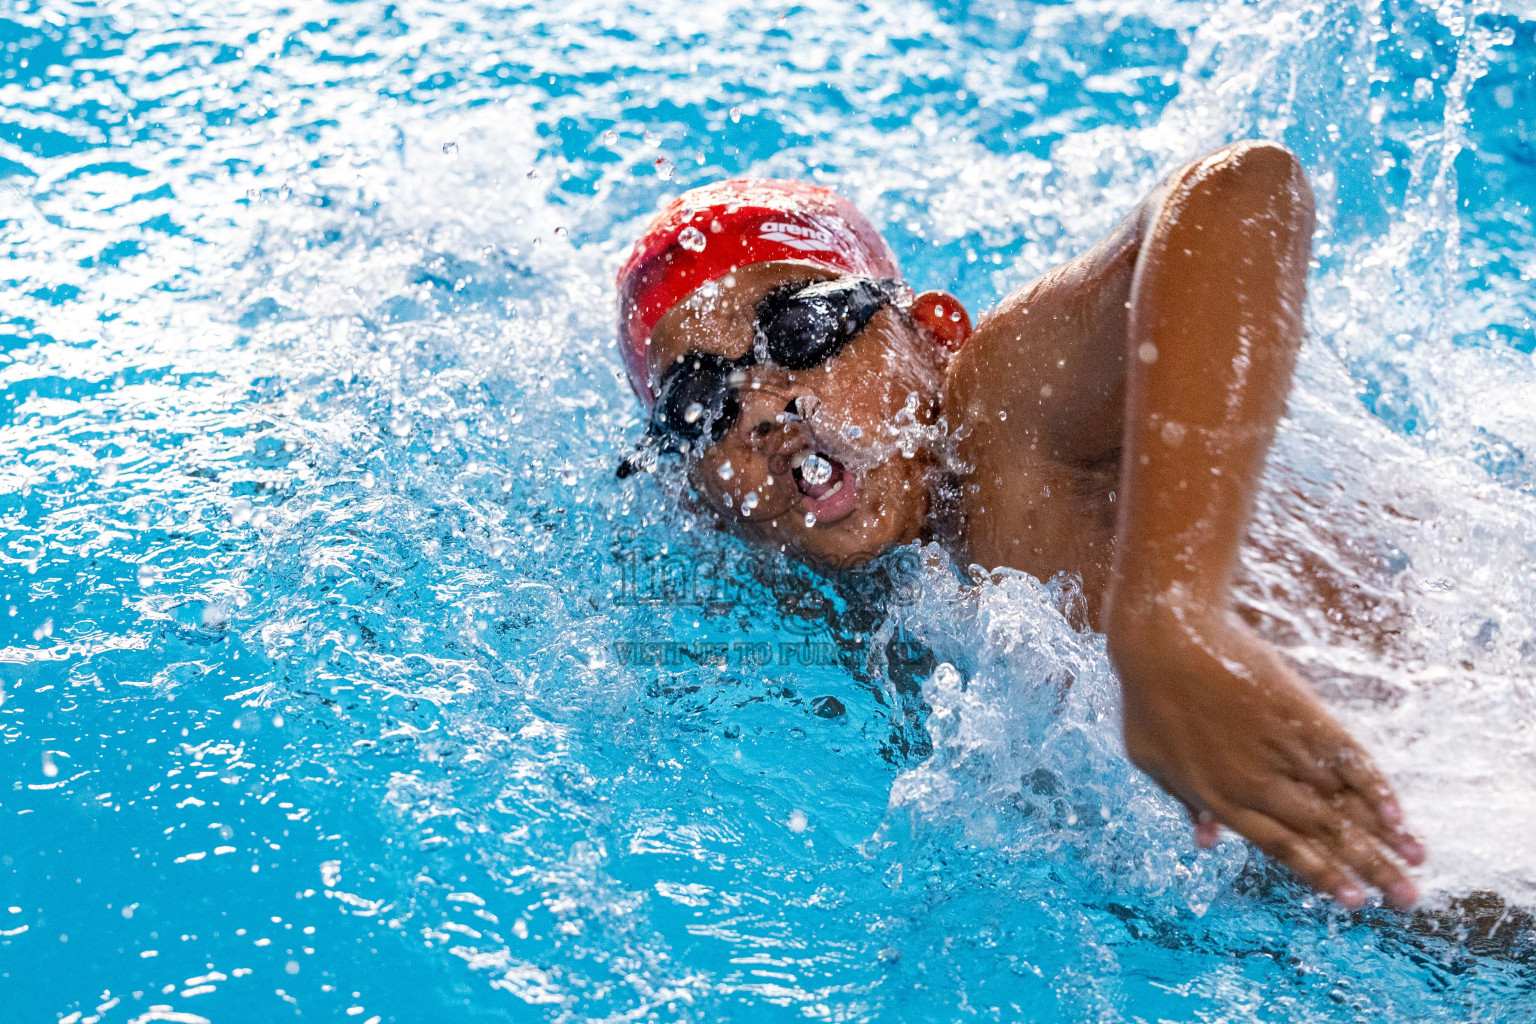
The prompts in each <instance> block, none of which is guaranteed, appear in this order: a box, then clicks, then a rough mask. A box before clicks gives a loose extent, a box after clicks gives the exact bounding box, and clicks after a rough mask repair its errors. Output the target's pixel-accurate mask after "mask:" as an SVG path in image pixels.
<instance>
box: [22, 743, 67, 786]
mask: <svg viewBox="0 0 1536 1024" xmlns="http://www.w3.org/2000/svg"><path fill="white" fill-rule="evenodd" d="M43 774H44V775H46V776H47V777H48V778H50V779H51V778H53V777H54V776H55V775H57V774H59V766H58V765H56V764H54V763H53V751H51V750H45V751H43ZM18 785H19V784H18Z"/></svg>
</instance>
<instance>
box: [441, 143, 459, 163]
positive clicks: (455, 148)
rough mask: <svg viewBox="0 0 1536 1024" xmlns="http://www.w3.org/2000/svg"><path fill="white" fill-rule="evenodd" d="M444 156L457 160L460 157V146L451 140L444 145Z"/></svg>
mask: <svg viewBox="0 0 1536 1024" xmlns="http://www.w3.org/2000/svg"><path fill="white" fill-rule="evenodd" d="M443 155H444V156H446V157H449V158H452V159H457V158H458V155H459V144H458V143H457V142H455V141H453V140H451V139H450V140H449V141H447V142H445V143H443Z"/></svg>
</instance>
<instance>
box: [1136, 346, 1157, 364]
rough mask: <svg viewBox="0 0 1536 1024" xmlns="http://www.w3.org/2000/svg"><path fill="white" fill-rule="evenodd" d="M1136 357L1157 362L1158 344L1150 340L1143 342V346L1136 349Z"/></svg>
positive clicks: (1149, 361) (1148, 361)
mask: <svg viewBox="0 0 1536 1024" xmlns="http://www.w3.org/2000/svg"><path fill="white" fill-rule="evenodd" d="M1136 358H1137V359H1140V360H1141V361H1142V362H1144V363H1155V362H1157V346H1156V345H1154V344H1152V343H1151V342H1150V341H1144V342H1142V343H1141V346H1140V347H1139V348H1137V349H1136Z"/></svg>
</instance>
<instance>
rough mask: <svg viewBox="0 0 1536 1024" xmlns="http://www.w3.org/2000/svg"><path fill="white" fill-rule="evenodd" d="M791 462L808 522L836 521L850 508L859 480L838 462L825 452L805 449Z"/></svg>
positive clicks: (853, 502) (857, 497)
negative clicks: (812, 517)
mask: <svg viewBox="0 0 1536 1024" xmlns="http://www.w3.org/2000/svg"><path fill="white" fill-rule="evenodd" d="M790 466H791V467H792V468H793V470H794V477H795V486H796V487H798V488H799V489H800V493H801V495H802V497H801V499H800V507H801V508H802V509H804V510H805V511H806V513H807V523H815V522H823V523H830V522H835V521H836V520H838V519H841V518H843V517H844V516H846V515H847V514H848V513H850V512H852V511H853V507H854V505H855V504H857V503H858V499H859V487H858V480H857V478H856V477H855V476H854V474H853V473H851V472H849V471H848V470H847V469H846V468H845V467H844V466H843V464H842V463H841V462H839V461H837V460H836V459H834V458H833V457H832V456H830V455H828V454H826V453H825V452H817V451H804V452H801V453H800V454H798V455H796V456H795V457H794V458H793V459H792V460H791V461H790ZM811 516H814V517H815V518H814V519H811Z"/></svg>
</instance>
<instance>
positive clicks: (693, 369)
mask: <svg viewBox="0 0 1536 1024" xmlns="http://www.w3.org/2000/svg"><path fill="white" fill-rule="evenodd" d="M740 372H741V371H740V368H739V367H737V366H736V364H735V363H734V362H732V361H731V360H728V359H725V358H724V357H722V356H717V355H709V354H698V355H694V356H692V357H690V358H688V359H686V360H685V361H684V362H682V363H679V364H678V365H677V367H676V368H675V369H673V371H672V372H671V373H669V374H668V376H667V380H666V381H665V382H664V383H663V385H662V392H661V397H660V399H659V400H658V401H657V403H656V426H657V428H658V429H660V430H661V432H662V433H664V434H668V435H671V436H673V437H675V438H679V439H681V440H686V441H697V440H699V439H700V438H702V437H703V436H704V432H705V431H706V430H708V431H709V436H710V439H711V440H714V441H718V440H719V439H720V438H722V437H724V436H725V433H726V431H728V430H730V428H731V424H732V423H734V422H735V421H736V416H737V414H738V413H740V411H741V403H740V402H739V401H738V400H737V398H736V387H735V384H734V383H733V382H732V378H733V377H734V376H735V375H736V374H738V373H740Z"/></svg>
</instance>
